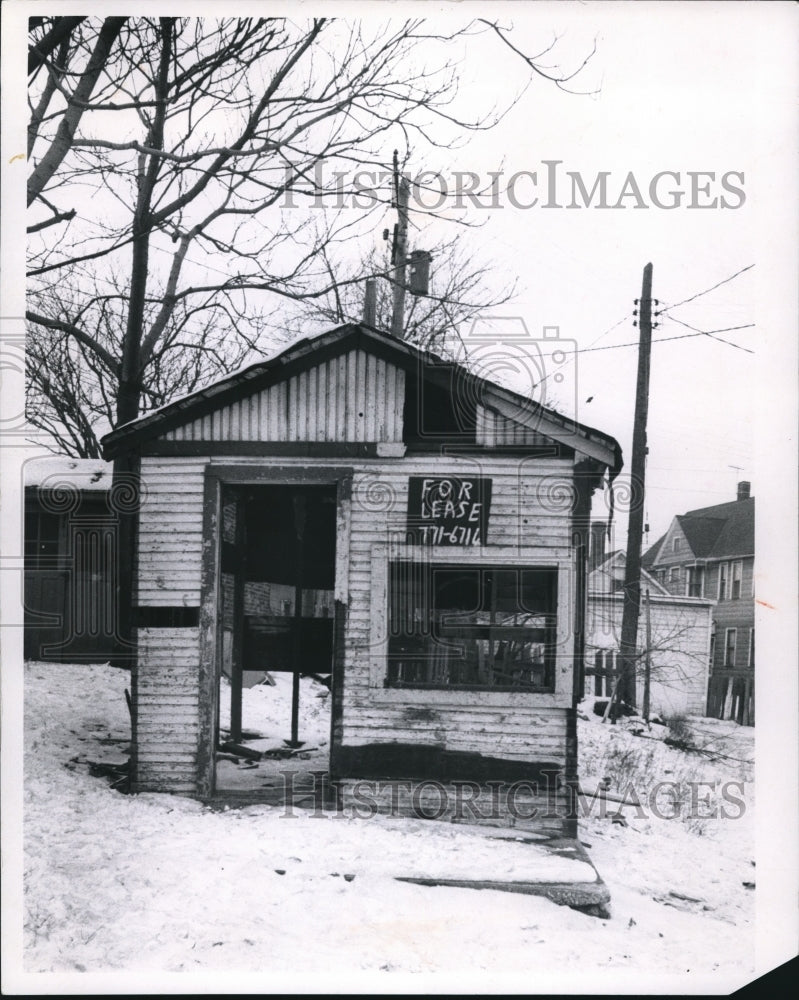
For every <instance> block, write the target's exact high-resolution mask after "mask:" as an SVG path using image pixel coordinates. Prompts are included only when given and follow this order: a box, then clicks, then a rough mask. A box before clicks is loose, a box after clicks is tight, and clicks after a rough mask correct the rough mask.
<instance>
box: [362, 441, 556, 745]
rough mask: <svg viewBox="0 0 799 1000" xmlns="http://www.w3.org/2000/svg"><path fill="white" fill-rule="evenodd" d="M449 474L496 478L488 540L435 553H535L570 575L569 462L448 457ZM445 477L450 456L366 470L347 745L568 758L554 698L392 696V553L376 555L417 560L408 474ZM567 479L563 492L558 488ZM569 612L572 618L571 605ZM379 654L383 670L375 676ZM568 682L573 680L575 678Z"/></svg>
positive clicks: (498, 559) (474, 557) (482, 556)
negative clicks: (380, 636)
mask: <svg viewBox="0 0 799 1000" xmlns="http://www.w3.org/2000/svg"><path fill="white" fill-rule="evenodd" d="M446 472H447V474H452V475H457V474H458V473H459V472H460V473H461V474H462V475H469V474H472V475H474V474H480V475H484V476H489V477H491V479H492V480H493V490H492V500H491V512H490V519H489V525H488V537H487V545H486V546H483V547H479V546H478V547H475V548H474V549H472V550H468V551H467V552H464V550H463V549H461V548H454V547H448V546H437V547H434V548H432V550H431V549H429V548H428V549H425V550H424V551H425V553H426V554H428V555H429V556H430V557H431V558H433V559H434V560H436V561H439V562H448V561H452V560H453V559H455V560H458V561H463V560H464V559H469V560H471V561H474V562H475V563H480V562H483V563H487V564H490V563H492V562H495V563H502V562H508V561H509V560H510V561H512V562H513V563H515V564H517V565H525V559H529V560H530V561H531V562H532V561H534V560H547V559H549V562H550V564H551V565H559V566H560V569H561V571H562V572H563V573H566V574H567V575H568V574H569V573H570V570H571V565H572V564H571V561H570V560H571V550H570V544H571V527H570V512H571V498H570V493H569V491H568V490H567V487H566V480H567V479H568V477H569V475H570V472H571V466H570V463H569V462H568V461H564V460H543V461H542V460H538V461H532V460H522V461H519V460H518V459H517V460H515V459H513V458H510V457H502V458H500V457H497V458H485V459H481V460H480V461H474V460H473V461H470V460H468V459H456V458H447V461H446ZM441 474H442V460H441V458H440V457H432V456H431V457H429V458H424V459H422V458H415V459H413V460H410V459H405V460H403V461H402V462H401V463H399V464H396V463H395V464H393V465H392V464H387V463H386V464H383V465H382V466H380V467H377V466H374V467H362V466H359V467H358V468H357V469H356V473H355V476H354V478H353V491H352V515H351V516H352V522H351V532H352V534H351V543H350V553H349V562H350V564H349V574H348V576H349V595H348V597H349V600H348V614H347V628H346V642H347V672H346V685H345V690H344V695H343V718H342V742H343V743H344V744H346V745H350V746H363V745H368V744H373V743H392V742H394V743H396V742H399V743H414V744H424V745H427V746H434V747H438V748H441V749H443V750H446V751H464V752H469V753H480V754H481V755H483V756H485V757H501V758H503V759H507V760H527V761H556V762H564V761H565V745H566V720H565V713H564V711H563V709H562V708H558V707H549V706H547V705H546V704H545V703H546V701H547V698H546V696H541V695H536V694H530V693H522V692H518V693H517V692H512V693H507V692H506V693H504V694H501V693H499V692H489V691H486V692H482V691H471V692H457V693H456V692H447V691H443V692H442V691H428V690H424V691H423V690H417V691H413V690H409V689H402V690H397V689H394V690H392V691H391V692H390V695H387V694H386V692H385V690H384V688H383V680H384V675H385V666H383V667H382V668H381V667H380V655H381V650H380V649H376V648H375V646H376V641H375V628H374V622H375V619H376V618H379V616H381V615H383V616H384V615H385V614H386V608H385V606H384V604H385V601H384V598H382V599H380V600H375V597H376V596H377V595H384V594H385V591H386V574H387V558H383V559H382V560H380V559H376V558H375V552H376V551H378V550H380V549H381V548H383V549H384V548H386V547H388V548H390V551H391V555H392V557H393V558H402V557H408V556H410V557H413V550H412V549H410V548H408V547H407V546H404V545H403V544H402V542H401V541H400V540H399V539H401V538H402V535H403V529H404V525H405V518H406V512H407V502H408V477H409V476H413V475H432V476H435V475H441ZM558 484H559V487H560V489H557V488H555V487H556V485H558ZM418 554H419V553H418V550H417V555H418ZM376 574H379V578H376ZM561 610H562V611H563V613H565V614H568V613H569V610H570V609H565V608H564V609H561ZM569 652H570V650H568V649H564V650H563V653H564V663H559V665H558V670H559V671H560V670H565V669H567V670H568V684H569V685H570V683H571V661H570V659H568V654H569ZM375 660H377V663H378V672H379V671H380V670H381V669H382V675H381V674H380V673H378V676H375V675H374V670H373V667H374V664H375ZM567 660H568V667H566V665H565V661H567ZM562 681H563V683H564V685H565V684H566V678H563V677H562ZM570 696H571V691H570V690H569V695H568V697H569V698H570ZM389 698H390V700H388V699H389ZM421 708H424V711H421V710H420V709H421Z"/></svg>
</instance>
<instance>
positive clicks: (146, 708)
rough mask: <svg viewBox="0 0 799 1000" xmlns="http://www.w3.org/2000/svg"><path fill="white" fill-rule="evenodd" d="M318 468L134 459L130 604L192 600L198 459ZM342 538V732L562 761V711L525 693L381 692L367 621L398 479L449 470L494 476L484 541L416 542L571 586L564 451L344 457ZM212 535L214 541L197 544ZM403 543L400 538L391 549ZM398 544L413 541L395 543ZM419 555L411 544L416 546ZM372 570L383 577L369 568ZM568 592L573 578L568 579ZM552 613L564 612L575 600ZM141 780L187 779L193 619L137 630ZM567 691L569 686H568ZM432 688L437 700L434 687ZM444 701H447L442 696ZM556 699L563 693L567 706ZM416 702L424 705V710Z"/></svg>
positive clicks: (379, 607)
mask: <svg viewBox="0 0 799 1000" xmlns="http://www.w3.org/2000/svg"><path fill="white" fill-rule="evenodd" d="M265 463H270V464H271V463H275V464H279V465H280V466H282V467H287V468H296V469H297V471H298V472H300V471H301V470H303V469H308V468H317V469H324V468H325V467H326V466H328V465H329V464H330V462H329V461H328V460H325V459H322V458H318V459H316V458H315V459H309V458H299V457H298V458H291V457H288V456H281V457H280V458H279V459H278V460H275V459H271V460H270V459H264V458H259V457H256V456H247V457H244V458H241V459H236V460H235V461H234V460H233V459H231V457H230V456H215V457H202V456H199V457H191V458H172V457H155V456H153V457H148V456H144V457H143V458H142V484H143V501H142V506H141V517H140V542H139V573H138V604H139V605H141V606H150V607H157V606H163V607H199V605H200V603H201V585H202V555H203V538H202V525H203V498H204V473H205V468H206V467H209V468H211V469H213V467H214V466H220V465H225V466H230V465H231V464H236V465H237V466H239V467H242V468H246V467H252V468H253V469H256V468H262V467H263V466H264V464H265ZM347 465H349V466H351V467H352V468H353V469H354V475H353V483H352V496H351V499H350V501H349V505H350V511H349V516H350V519H351V528H350V530H351V536H350V546H349V550H348V551H347V552H341V551H339V552H338V553H337V561H338V567H337V579H343V580H344V581H345V582H346V586H345V592H344V593H343V594H341V598H343V605H344V608H343V615H344V646H345V652H344V655H345V672H344V685H343V692H342V698H341V713H342V714H341V719H340V728H339V729H338V730H337V732H338V733H340V738H341V742H342V743H343V744H345V745H349V746H364V745H367V744H373V743H396V742H411V743H415V744H419V745H426V746H434V747H439V748H441V749H445V750H447V751H463V752H466V753H478V754H480V755H482V756H485V757H491V758H501V759H504V760H511V761H530V762H542V761H543V762H555V763H557V764H559V765H563V766H566V765H567V723H566V710H565V708H564V707H558V706H557V705H554V704H552V703H551V699H550V703H547V696H546V695H536V694H532V693H522V692H519V693H516V692H510V693H507V692H506V693H504V694H503V693H500V692H486V693H483V692H480V691H477V692H461V693H460V695H459V698H458V699H457V703H455V704H453V703H451V695H450V693H449V692H446V691H443V692H429V691H420V690H417V691H412V690H405V689H403V690H396V689H395V690H392V691H391V692H390V696H391V699H392V700H386V698H385V689H384V687H383V684H382V680H383V676H382V675H380V676H378V677H375V674H374V664H375V650H374V648H373V644H372V642H373V636H372V624H373V620H374V618H375V616H376V615H381V614H382V615H384V616H385V613H386V608H385V606H384V602H383V601H382V600H377V601H376V600H375V594H378V595H379V594H384V593H385V588H386V574H387V561H386V558H385V557H383V558H382V560H381V558H378V557H376V553H378V552H380V551H383V552H385V550H386V546H389V547H390V549H391V553H392V556H400V557H402V554H403V548H402V545H403V544H404V542H402V541H398V539H402V537H403V529H404V526H405V519H406V515H407V499H408V497H407V494H408V477H409V476H412V475H433V476H435V475H441V474H442V471H444V469H445V470H446V473H447V474H453V475H457V474H458V473H460V474H462V475H482V476H489V477H491V479H492V481H493V491H492V501H491V513H490V520H489V525H488V535H487V544H486V546H483V547H475V548H474V550H469V551H468V552H467V553H464V551H463V549H460V548H457V549H456V548H455V547H446V546H441V547H435V548H433V549H432V550H431V549H426V550H425V552H426V553H427V554H428V555H430V556H432V558H434V559H436V560H437V561H440V562H450V561H452V560H453V559H456V558H457V559H460V560H463V559H464V558H465V559H468V560H471V559H472V556H473V561H475V562H480V561H483V562H487V563H508V562H509V561H510V563H512V564H516V565H520V566H522V565H527V564H532V563H534V562H537V563H538V564H546V565H553V566H555V565H557V566H558V567H559V568H560V571H561V573H562V574H564V579H568V580H569V584H568V586H569V588H571V576H572V566H573V564H572V550H571V508H572V496H571V488H570V481H571V463H570V461H569V460H567V459H540V458H538V459H532V458H527V459H516V458H513V457H512V456H497V457H489V456H485V457H480V458H457V457H447V459H446V464H445V465H444V463H443V462H442V458H441V457H440V456H432V455H431V456H415V457H413V458H404V459H399V460H398V459H394V460H391V459H365V458H364V459H354V460H348V461H347ZM207 544H210V542H207ZM397 546H399V548H398V547H397ZM404 553H405V555H406V556H407V555H408V554H412V550H410V549H407V548H406V549H404ZM417 554H418V550H417ZM376 572H378V573H380V574H381V575H382V579H380V580H378V579H375V577H374V574H375V573H376ZM569 592H570V593H571V590H569ZM567 605H568V606H566V607H563V608H561V609H559V611H560V613H561V614H562V615H566V616H570V615H571V614H572V611H573V607H572V605H571V598H570V600H569V601H568V602H567ZM139 644H140V654H139V657H140V678H141V680H140V695H139V787H140V788H142V789H145V788H153V789H155V788H167V787H169V788H170V789H172V790H174V791H185V792H188V791H192V790H193V789H195V788H196V783H197V781H198V775H197V739H198V732H199V725H200V705H199V641H198V629H196V628H180V629H166V628H164V629H155V628H148V629H140V630H139ZM569 653H570V647H568V646H566V645H564V648H563V652H562V662H561V660H559V663H558V668H557V669H558V672H559V681H558V684H559V687H560V690H561V698H564V699H565V700H568V701H570V695H571V663H570V658H569ZM567 689H568V695H566V694H565V693H564V692H566V691H567ZM436 696H438V698H436ZM448 699H450V703H447V700H448ZM565 700H564V701H562V702H561V703H559V704H565ZM420 705H426V706H427V707H428V708H429V711H427V712H420V711H419V707H420Z"/></svg>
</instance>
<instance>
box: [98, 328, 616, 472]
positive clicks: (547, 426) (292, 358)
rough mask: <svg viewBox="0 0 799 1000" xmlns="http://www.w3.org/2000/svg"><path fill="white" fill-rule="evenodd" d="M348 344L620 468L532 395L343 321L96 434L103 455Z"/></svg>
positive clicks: (583, 428) (606, 450)
mask: <svg viewBox="0 0 799 1000" xmlns="http://www.w3.org/2000/svg"><path fill="white" fill-rule="evenodd" d="M353 348H359V349H362V350H364V351H366V352H368V353H371V354H373V355H375V356H377V357H380V358H383V359H384V360H387V361H389V362H390V363H392V364H394V365H396V366H397V367H399V368H402V369H403V370H405V371H406V372H412V373H415V374H417V375H419V374H420V373H421V374H422V375H423V377H424V378H426V379H427V378H429V379H431V380H437V381H438V382H439V384H442V385H444V386H445V387H449V388H450V389H451V388H452V385H453V379H454V378H457V379H458V380H459V381H458V386H457V387H460V386H463V387H465V388H467V389H469V390H470V392H471V393H474V394H475V395H474V398H479V399H481V401H484V402H485V404H486V405H487V406H489V407H491V408H493V409H495V410H496V411H497V412H498V413H500V414H502V415H503V416H506V417H510V418H511V419H513V420H514V421H515V422H516V423H518V424H521V425H524V426H529V427H533V428H535V429H536V430H537V431H540V432H541V433H542V434H544V435H546V436H547V437H550V438H552V440H553V441H556V442H560V443H565V444H567V445H568V446H569V447H571V448H574V449H575V450H576V451H578V452H580V453H581V454H583V455H586V456H587V457H589V458H593V459H595V460H596V461H598V462H600V463H602V464H603V465H605V466H607V467H608V469H609V470H610V474H611V477H614V476H615V475H616V474H617V473H618V472H619V470H620V469H621V466H622V456H621V448H620V446H619V444H618V442H617V441H616V440H615V439H614V438H612V437H611V436H610V435H608V434H604V433H602V432H601V431H598V430H595V429H594V428H592V427H588V426H587V425H585V424H580V423H577V421H574V420H570V419H569V418H568V417H564V416H563V415H561V414H559V413H557V412H556V411H554V410H552V409H550V408H548V407H545V406H543V405H542V404H540V403H536V402H535V401H534V400H531V399H529V398H528V397H526V396H522V395H520V394H519V393H516V392H513V391H511V390H510V389H506V388H504V387H503V386H500V385H498V384H496V383H495V382H491V381H490V380H488V379H485V378H481V377H479V376H477V375H475V374H474V373H472V372H470V371H469V370H468V369H467V368H466V367H464V366H463V365H461V364H459V363H458V362H454V361H447V360H445V359H443V358H441V357H439V356H438V355H436V354H433V353H432V352H430V351H424V350H422V349H420V348H418V347H416V346H414V345H412V344H408V343H406V342H405V341H402V340H398V339H397V338H396V337H392V336H390V335H389V334H386V333H383V332H381V331H378V330H375V329H373V328H371V327H365V326H361V325H359V324H352V323H348V324H345V325H343V326H340V327H337V328H335V329H334V330H330V331H328V332H326V333H322V334H320V335H318V336H316V337H312V338H306V339H303V340H300V341H297V342H296V343H294V344H292V345H290V346H289V347H287V348H286V349H285V350H283V351H282V352H280V353H279V354H277V355H275V356H273V357H271V358H267V359H265V360H263V361H259V362H256V363H255V364H253V365H250V366H249V367H247V368H244V369H242V370H240V371H238V372H234V373H233V374H231V375H228V376H225V377H224V378H222V379H219V380H218V381H216V382H214V383H212V384H211V385H209V386H206V387H205V388H204V389H199V390H197V391H195V392H192V393H190V394H189V395H187V396H183V397H182V398H180V399H177V400H174V401H173V402H171V403H168V404H167V405H166V406H162V407H160V408H159V409H157V410H154V411H152V412H151V413H148V414H146V415H145V416H143V417H139V418H138V419H136V420H133V421H131V422H130V423H127V424H124V425H122V426H121V427H117V428H116V429H115V430H113V431H111V433H109V434H106V435H105V437H104V438H103V439H102V445H103V454H104V456H105V457H106V458H111V457H113V456H114V455H117V454H119V453H120V452H124V451H128V450H135V449H136V448H138V447H139V446H140V445H142V444H143V443H144V442H146V441H150V440H152V439H153V438H157V437H160V436H161V435H163V434H164V433H166V432H167V431H169V430H172V429H173V428H175V427H179V426H182V425H183V424H185V423H188V422H189V421H192V420H195V419H197V418H198V417H200V416H204V415H206V414H208V413H211V412H213V411H214V410H217V409H219V408H221V407H223V406H225V405H227V404H229V403H230V402H232V401H235V400H238V399H241V398H242V397H243V396H250V395H252V394H254V393H256V392H259V391H261V390H263V389H264V388H266V387H268V386H270V385H274V384H276V383H278V382H282V381H284V380H286V379H288V378H289V377H291V376H292V375H294V374H297V373H298V372H301V371H305V370H307V369H309V368H311V367H313V366H314V365H317V364H319V363H321V362H322V361H324V360H327V359H329V358H333V357H338V356H339V355H341V354H343V353H344V352H346V351H349V350H352V349H353Z"/></svg>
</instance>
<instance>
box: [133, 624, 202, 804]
mask: <svg viewBox="0 0 799 1000" xmlns="http://www.w3.org/2000/svg"><path fill="white" fill-rule="evenodd" d="M137 640H138V647H139V660H138V662H139V671H138V698H137V705H138V717H137V730H138V741H137V758H138V773H137V787H138V789H139V790H140V791H146V790H152V791H157V790H159V789H162V788H168V789H169V790H170V791H186V792H192V791H194V790H195V788H196V783H197V751H198V740H199V729H200V718H199V717H200V692H199V686H198V675H199V662H200V660H199V657H200V640H199V629H196V628H142V629H139V630H138V636H137Z"/></svg>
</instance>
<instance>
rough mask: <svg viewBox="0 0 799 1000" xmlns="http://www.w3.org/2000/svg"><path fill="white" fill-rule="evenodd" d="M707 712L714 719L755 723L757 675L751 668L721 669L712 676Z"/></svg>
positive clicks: (743, 724)
mask: <svg viewBox="0 0 799 1000" xmlns="http://www.w3.org/2000/svg"><path fill="white" fill-rule="evenodd" d="M707 714H708V715H709V716H710V717H711V718H714V719H734V720H735V722H737V723H739V724H740V725H742V726H753V725H754V724H755V676H754V673H753V671H751V670H719V671H716V672H715V673H714V674H712V675H711V677H710V683H709V685H708V693H707Z"/></svg>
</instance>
